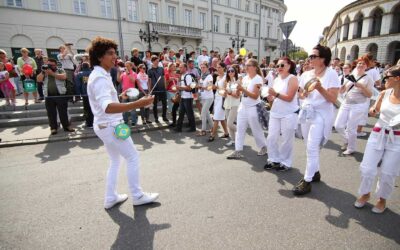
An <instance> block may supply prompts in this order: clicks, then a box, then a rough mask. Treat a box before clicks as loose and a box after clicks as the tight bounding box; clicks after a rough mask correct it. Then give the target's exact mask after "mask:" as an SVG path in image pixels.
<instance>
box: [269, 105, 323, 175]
mask: <svg viewBox="0 0 400 250" xmlns="http://www.w3.org/2000/svg"><path fill="white" fill-rule="evenodd" d="M301 132H302V134H303V137H304V142H305V144H306V154H307V165H306V171H305V173H304V180H305V181H307V182H310V181H311V180H312V178H313V176H314V174H315V172H317V171H319V153H320V149H321V145H322V142H323V141H324V120H323V118H322V117H321V115H320V114H318V113H316V114H315V117H314V119H312V120H308V121H306V122H305V123H302V124H301ZM268 150H269V149H268Z"/></svg>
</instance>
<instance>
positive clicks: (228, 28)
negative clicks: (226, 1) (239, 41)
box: [225, 18, 231, 34]
mask: <svg viewBox="0 0 400 250" xmlns="http://www.w3.org/2000/svg"><path fill="white" fill-rule="evenodd" d="M225 33H227V34H229V33H231V19H230V18H225Z"/></svg>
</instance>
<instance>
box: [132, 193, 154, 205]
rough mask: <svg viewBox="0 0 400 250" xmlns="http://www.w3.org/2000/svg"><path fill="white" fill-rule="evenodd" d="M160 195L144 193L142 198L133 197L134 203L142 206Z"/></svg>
mask: <svg viewBox="0 0 400 250" xmlns="http://www.w3.org/2000/svg"><path fill="white" fill-rule="evenodd" d="M158 196H159V194H158V193H143V195H142V196H141V197H140V198H137V199H133V205H134V206H140V205H144V204H149V203H152V202H154V201H155V200H157V199H158Z"/></svg>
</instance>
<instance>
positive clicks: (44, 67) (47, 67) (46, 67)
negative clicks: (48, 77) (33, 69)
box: [42, 64, 50, 71]
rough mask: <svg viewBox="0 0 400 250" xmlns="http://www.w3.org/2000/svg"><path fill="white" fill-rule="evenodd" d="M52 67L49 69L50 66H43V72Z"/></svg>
mask: <svg viewBox="0 0 400 250" xmlns="http://www.w3.org/2000/svg"><path fill="white" fill-rule="evenodd" d="M49 68H50V67H49V65H47V64H43V65H42V70H43V71H45V70H48V69H49Z"/></svg>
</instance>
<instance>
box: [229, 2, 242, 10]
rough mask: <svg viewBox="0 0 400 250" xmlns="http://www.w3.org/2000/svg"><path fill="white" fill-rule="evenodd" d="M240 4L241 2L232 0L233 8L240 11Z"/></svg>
mask: <svg viewBox="0 0 400 250" xmlns="http://www.w3.org/2000/svg"><path fill="white" fill-rule="evenodd" d="M239 2H240V0H231V6H232V7H233V8H237V9H239V6H240V5H239Z"/></svg>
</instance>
